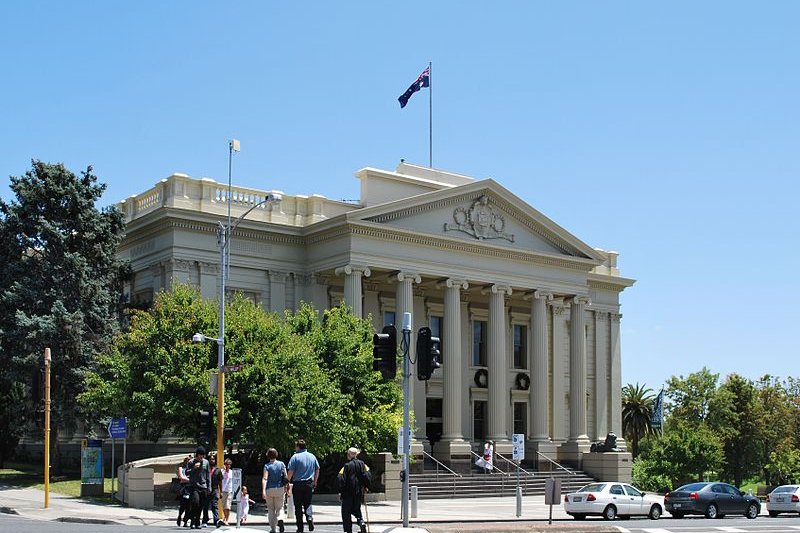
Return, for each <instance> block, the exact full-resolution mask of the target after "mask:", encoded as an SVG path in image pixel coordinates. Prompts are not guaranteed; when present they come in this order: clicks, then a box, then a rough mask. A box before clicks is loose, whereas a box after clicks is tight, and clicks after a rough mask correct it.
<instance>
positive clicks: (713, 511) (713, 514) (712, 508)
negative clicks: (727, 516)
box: [706, 503, 719, 518]
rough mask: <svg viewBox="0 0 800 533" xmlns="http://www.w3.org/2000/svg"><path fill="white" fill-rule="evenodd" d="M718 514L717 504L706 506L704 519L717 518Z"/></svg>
mask: <svg viewBox="0 0 800 533" xmlns="http://www.w3.org/2000/svg"><path fill="white" fill-rule="evenodd" d="M718 514H719V508H717V504H716V503H710V504H708V507H706V518H717V515H718Z"/></svg>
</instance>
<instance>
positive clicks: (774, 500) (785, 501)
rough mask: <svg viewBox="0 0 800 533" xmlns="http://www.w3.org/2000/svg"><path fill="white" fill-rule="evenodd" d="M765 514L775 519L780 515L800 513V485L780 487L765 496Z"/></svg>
mask: <svg viewBox="0 0 800 533" xmlns="http://www.w3.org/2000/svg"><path fill="white" fill-rule="evenodd" d="M767 512H768V513H769V515H770V516H772V517H775V516H778V515H779V514H781V513H800V485H781V486H780V487H776V488H775V490H773V491H772V492H770V493H769V494H768V495H767Z"/></svg>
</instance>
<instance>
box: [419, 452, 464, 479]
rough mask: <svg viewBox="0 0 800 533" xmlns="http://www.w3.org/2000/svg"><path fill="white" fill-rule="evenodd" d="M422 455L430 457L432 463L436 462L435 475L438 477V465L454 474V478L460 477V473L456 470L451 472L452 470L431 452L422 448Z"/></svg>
mask: <svg viewBox="0 0 800 533" xmlns="http://www.w3.org/2000/svg"><path fill="white" fill-rule="evenodd" d="M422 455H424V456H425V457H427V458H429V459H431V460H432V461H433V462H434V463H436V477H439V467H441V468H443V469H444V470H447V472H449V473H450V475H452V476H454V478H455V477H461V474H459V473H457V472H453V471H452V470H450V469H449V468H447V465H445V464H444V463H442V462H441V461H439V460H438V459H437V458H436V457H434V456H432V455H431V454H429V453H428V452H426V451H425V450H422Z"/></svg>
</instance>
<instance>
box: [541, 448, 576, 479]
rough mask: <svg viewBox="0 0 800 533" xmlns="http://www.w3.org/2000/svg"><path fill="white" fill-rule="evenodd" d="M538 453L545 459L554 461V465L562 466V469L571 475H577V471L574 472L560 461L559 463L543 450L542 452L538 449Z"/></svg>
mask: <svg viewBox="0 0 800 533" xmlns="http://www.w3.org/2000/svg"><path fill="white" fill-rule="evenodd" d="M536 453H537V454H539V455H540V456H541V457H544V458H545V459H547V460H548V461H550V462H551V463H553V464H554V465H556V466H557V467H558V468H560V469H561V470H563V471H565V472H566V473H567V474H569V475H571V476H576V475H577V474H576V473H575V472H573V471H572V470H570V469H569V468H567V467H565V466H563V465H562V464H560V463H557V462H555V461H553V460H552V459H550V458H549V457H547V456H546V455H545V454H543V453H542V452H540V451H539V450H536Z"/></svg>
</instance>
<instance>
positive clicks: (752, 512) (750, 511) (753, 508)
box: [744, 503, 758, 520]
mask: <svg viewBox="0 0 800 533" xmlns="http://www.w3.org/2000/svg"><path fill="white" fill-rule="evenodd" d="M744 515H745V516H746V517H747V518H749V519H751V520H752V519H753V518H755V517H757V516H758V505H756V504H754V503H751V504H750V505H748V506H747V512H746V513H745V514H744Z"/></svg>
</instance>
